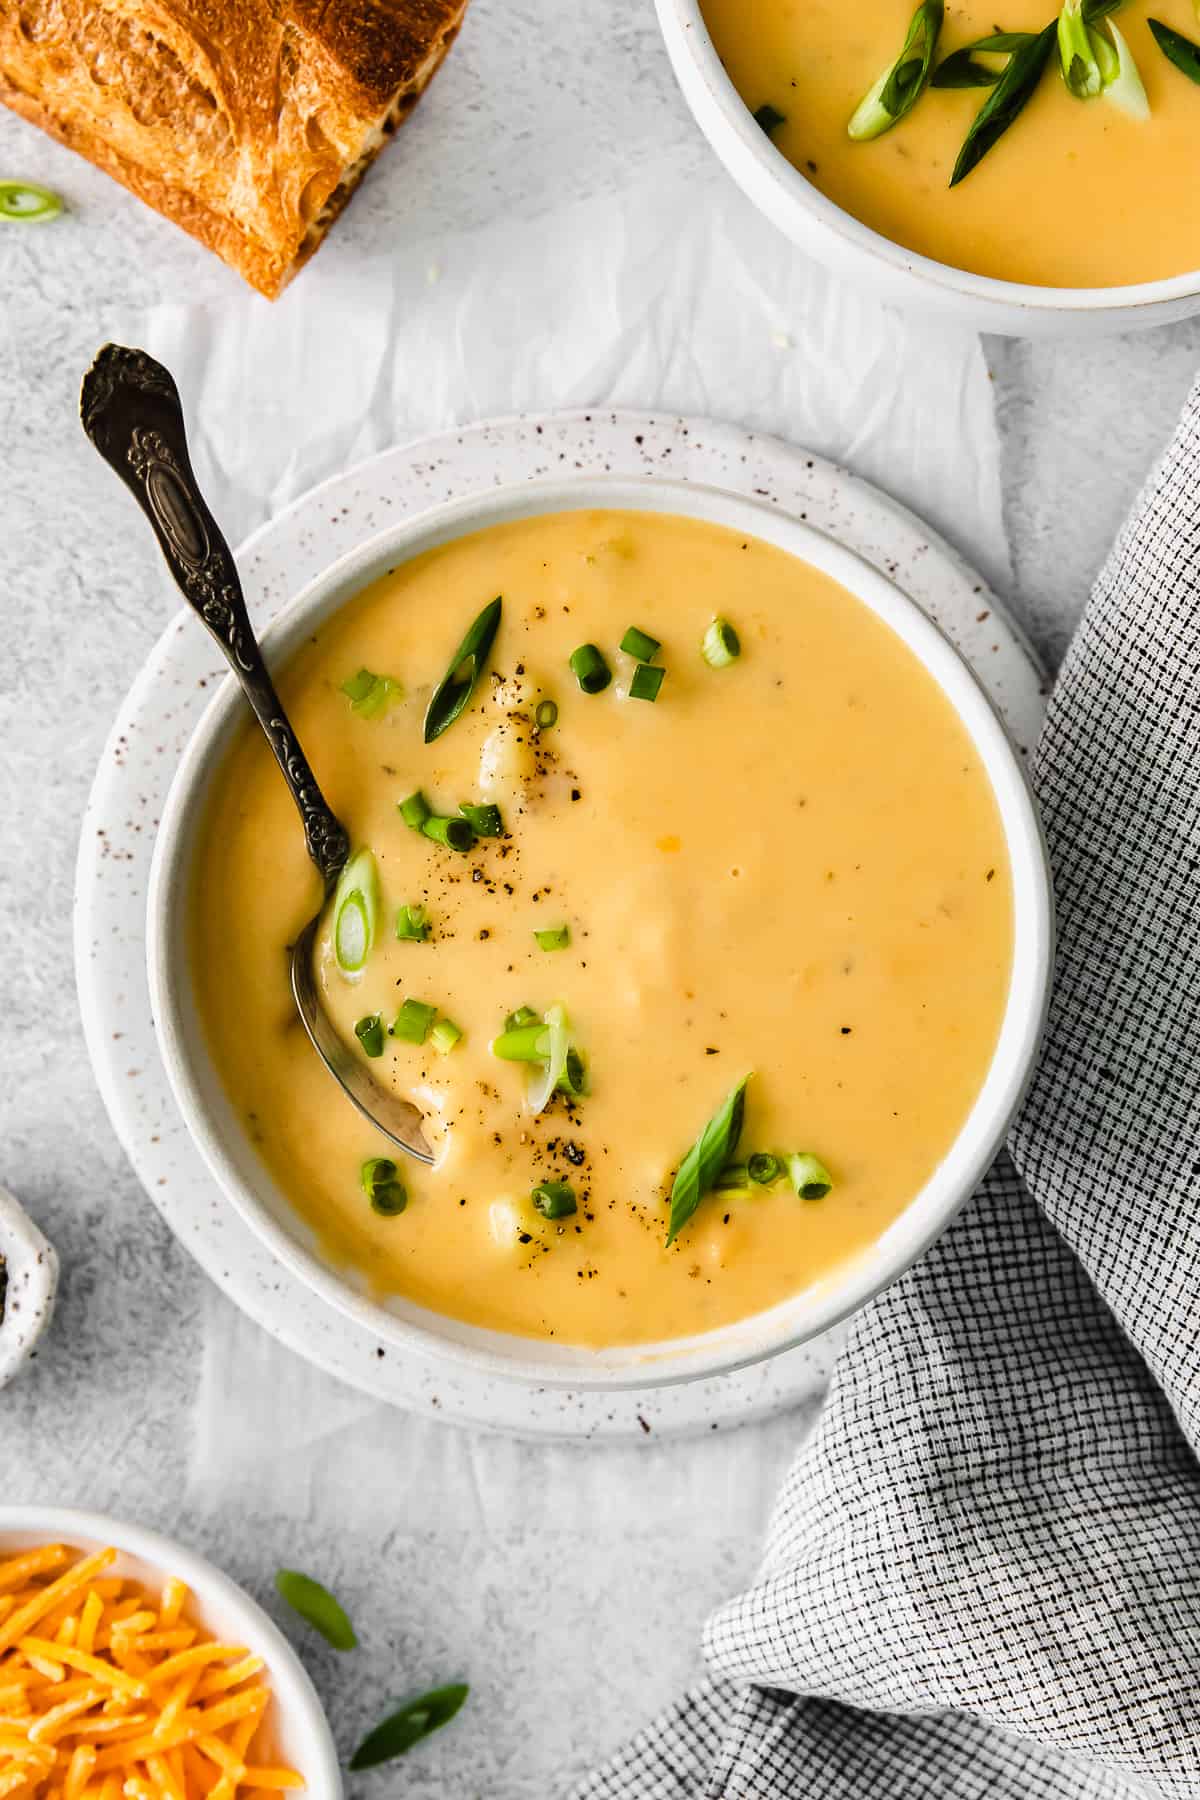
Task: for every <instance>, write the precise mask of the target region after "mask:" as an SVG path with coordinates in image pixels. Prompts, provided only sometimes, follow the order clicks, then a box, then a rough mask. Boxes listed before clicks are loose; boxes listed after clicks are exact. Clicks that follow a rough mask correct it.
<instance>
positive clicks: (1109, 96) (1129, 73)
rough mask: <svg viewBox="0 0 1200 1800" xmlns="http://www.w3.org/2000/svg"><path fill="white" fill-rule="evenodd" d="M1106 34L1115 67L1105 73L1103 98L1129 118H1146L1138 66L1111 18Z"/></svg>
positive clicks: (1147, 109) (1199, 62) (1147, 105)
mask: <svg viewBox="0 0 1200 1800" xmlns="http://www.w3.org/2000/svg"><path fill="white" fill-rule="evenodd" d="M1097 35H1100V34H1097ZM1108 35H1109V37H1110V38H1111V39H1112V44H1113V53H1114V55H1115V56H1116V59H1117V67H1116V72H1115V73H1114V74H1112V75H1108V74H1106V75H1105V78H1104V98H1105V99H1106V100H1111V101H1112V103H1113V105H1114V106H1119V107H1120V108H1121V111H1122V112H1124V113H1128V114H1129V117H1130V118H1131V119H1148V118H1149V117H1150V102H1149V100H1148V99H1147V98H1146V90H1145V88H1144V86H1143V85H1142V77H1141V75H1140V74H1139V72H1138V66H1137V64H1136V63H1135V62H1134V60H1133V53H1132V51H1131V50H1130V48H1129V45H1128V44H1127V43H1126V42H1125V39H1124V38H1123V37H1122V35H1121V33H1120V32H1119V31H1118V30H1117V28H1116V26H1115V25H1114V24H1113V22H1112V20H1111V19H1110V20H1109V21H1108ZM1197 66H1198V69H1200V58H1198V59H1197ZM1197 80H1200V74H1198V75H1197Z"/></svg>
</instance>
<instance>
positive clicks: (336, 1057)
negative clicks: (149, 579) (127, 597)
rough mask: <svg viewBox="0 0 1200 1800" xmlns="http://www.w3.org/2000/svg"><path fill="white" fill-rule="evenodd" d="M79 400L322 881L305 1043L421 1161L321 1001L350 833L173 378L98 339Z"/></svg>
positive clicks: (399, 1105) (410, 1131)
mask: <svg viewBox="0 0 1200 1800" xmlns="http://www.w3.org/2000/svg"><path fill="white" fill-rule="evenodd" d="M79 408H80V417H81V420H82V423H83V429H84V431H85V432H86V433H87V435H88V437H89V438H90V439H91V441H92V443H93V444H94V445H95V447H96V449H97V450H98V451H99V452H100V454H101V456H102V457H103V458H104V460H105V462H106V463H108V464H109V466H110V468H112V469H114V470H115V471H116V473H117V474H118V475H119V476H120V478H121V480H122V481H123V482H124V483H125V486H126V487H127V488H128V489H129V491H130V492H131V493H132V495H133V497H134V499H135V500H136V501H137V503H138V505H139V506H140V507H141V509H142V511H143V512H144V513H145V515H146V517H147V518H148V519H149V521H150V524H151V526H152V527H153V530H154V535H155V537H156V538H157V539H158V543H159V548H160V549H161V550H162V553H163V555H164V557H165V558H166V561H167V567H168V568H169V569H170V571H171V575H172V577H173V578H174V581H175V584H176V586H177V587H178V588H179V591H180V593H181V594H182V595H183V597H184V599H185V600H186V601H187V603H188V605H189V606H190V607H191V608H192V610H193V612H195V613H196V614H197V615H198V617H199V618H200V620H201V621H202V623H203V624H204V625H205V626H206V627H207V629H208V630H209V631H210V632H211V634H212V636H213V637H214V638H215V639H216V641H217V643H218V644H219V645H220V646H221V650H222V652H223V653H224V656H225V658H226V660H227V661H228V663H229V666H230V668H231V669H232V670H233V672H234V674H235V675H236V676H237V679H238V681H239V682H240V683H241V687H242V692H243V693H244V694H245V696H246V699H247V700H248V701H249V702H250V706H251V708H252V710H253V712H254V716H255V718H256V719H257V720H258V722H259V724H260V725H261V726H262V729H263V731H264V733H265V735H266V738H267V741H268V743H269V744H270V746H271V749H272V751H273V753H274V756H275V760H276V762H277V763H278V765H279V770H280V773H281V774H282V776H283V779H284V780H285V781H286V783H287V785H288V789H289V791H290V792H291V795H292V798H293V800H294V801H295V802H296V807H297V810H298V811H299V813H300V818H301V822H302V824H303V827H304V839H305V843H306V844H307V846H308V854H309V856H310V857H311V858H312V860H313V862H314V863H315V864H316V866H317V869H318V870H319V872H320V875H321V879H322V881H323V883H324V887H325V897H324V900H323V901H322V903H321V906H320V908H319V909H318V911H317V913H316V915H315V917H314V918H312V919H310V920H309V922H308V924H307V925H306V926H305V927H304V930H303V931H302V932H301V933H300V934H299V936H298V937H297V939H296V942H295V943H294V944H293V946H292V952H291V985H292V994H293V997H294V998H295V1002H296V1009H297V1011H298V1012H299V1014H300V1019H301V1022H302V1023H303V1025H304V1029H305V1031H306V1032H307V1033H308V1039H309V1042H310V1043H311V1044H312V1047H313V1049H314V1050H315V1051H316V1052H317V1055H318V1056H319V1057H320V1058H321V1061H322V1062H323V1063H324V1065H325V1067H326V1068H327V1069H328V1071H329V1073H330V1074H331V1075H332V1076H333V1078H334V1080H335V1081H336V1082H337V1083H338V1085H339V1086H340V1087H341V1089H342V1091H343V1093H344V1094H345V1095H346V1096H347V1098H348V1099H349V1100H351V1101H352V1102H353V1104H354V1105H355V1106H356V1107H357V1108H358V1110H359V1112H361V1113H362V1114H363V1115H364V1117H365V1118H367V1119H369V1120H370V1122H371V1124H372V1125H374V1126H375V1128H376V1130H377V1131H381V1132H382V1133H383V1135H384V1136H385V1137H387V1138H390V1140H391V1141H392V1143H393V1144H395V1145H396V1146H397V1148H398V1149H401V1150H403V1151H404V1152H405V1153H406V1154H407V1155H409V1156H413V1157H416V1159H417V1160H418V1161H419V1162H423V1163H430V1162H432V1161H433V1152H432V1150H431V1149H430V1147H429V1143H428V1140H427V1139H426V1137H425V1134H424V1131H423V1130H422V1120H421V1113H420V1110H419V1108H417V1107H416V1106H414V1105H413V1103H412V1101H411V1100H405V1099H403V1098H401V1097H400V1096H399V1095H398V1094H393V1093H392V1092H390V1090H389V1089H387V1088H385V1087H382V1086H381V1085H380V1083H379V1082H377V1081H376V1080H375V1079H374V1077H373V1076H372V1074H371V1072H370V1070H369V1069H368V1068H366V1067H365V1066H364V1065H363V1063H361V1062H360V1061H359V1059H358V1058H357V1057H356V1056H355V1055H354V1053H353V1051H352V1050H351V1049H350V1048H349V1046H348V1045H347V1044H346V1043H345V1042H344V1041H343V1039H342V1038H341V1036H340V1035H339V1033H338V1032H337V1030H336V1029H335V1027H334V1025H333V1022H332V1021H331V1020H330V1018H329V1017H328V1015H327V1013H326V1012H325V1010H324V1008H323V1006H322V1005H321V995H320V990H319V989H318V987H317V981H316V977H315V975H314V973H313V953H314V950H315V948H316V942H317V936H318V933H319V932H320V930H321V927H322V924H323V923H324V919H325V913H326V909H327V906H328V902H329V897H330V895H331V894H332V893H333V890H334V887H335V886H336V884H337V878H338V876H339V875H340V874H341V872H342V870H343V869H344V868H345V866H346V864H347V862H348V861H349V858H350V838H349V834H348V833H347V831H346V828H345V826H344V825H343V824H342V822H341V820H340V819H339V818H338V817H337V814H336V813H335V812H334V811H333V809H332V807H331V806H330V805H329V803H328V801H327V800H326V799H325V796H324V795H323V794H322V792H321V789H320V787H319V786H318V784H317V779H316V777H315V775H314V774H313V772H312V769H311V767H310V766H309V762H308V758H307V757H306V756H305V754H304V752H303V750H302V749H301V748H300V744H299V741H298V740H297V737H296V734H295V732H294V731H293V729H292V727H291V724H290V722H289V720H288V716H287V713H286V712H285V710H284V707H283V703H282V701H281V700H280V698H279V695H278V694H277V693H276V691H275V684H274V682H273V681H272V680H271V676H270V674H269V672H268V670H267V665H266V663H265V661H264V660H263V654H262V651H261V650H260V648H259V645H258V640H257V638H256V637H255V635H254V628H253V626H252V625H251V623H250V616H249V614H248V613H247V611H246V602H245V597H244V596H243V593H242V584H241V582H240V580H239V579H238V572H237V565H236V564H235V562H234V560H233V553H232V551H231V550H230V548H229V546H228V544H227V543H226V542H225V539H224V537H223V536H222V535H221V531H220V528H219V526H218V525H217V522H216V520H215V519H214V518H213V516H212V513H211V512H210V511H209V509H208V506H207V504H206V503H205V500H204V497H203V495H202V494H201V492H200V488H199V485H198V483H197V481H196V477H195V475H194V473H193V472H192V465H191V459H190V457H189V456H188V448H187V434H186V431H185V428H184V422H183V406H182V403H181V401H180V398H179V390H178V388H177V387H176V386H175V382H174V379H173V378H172V376H171V374H170V373H169V371H168V370H166V369H165V368H164V367H163V366H162V364H161V363H159V362H155V360H154V358H153V357H152V356H148V355H147V354H146V352H145V351H144V350H128V349H125V348H123V347H122V346H121V345H120V344H106V345H105V346H104V348H103V349H102V350H101V351H100V353H99V354H98V356H97V357H96V360H95V362H94V363H93V364H92V366H91V368H90V369H89V370H88V372H87V374H86V375H85V376H84V379H83V387H82V390H81V392H80V397H79Z"/></svg>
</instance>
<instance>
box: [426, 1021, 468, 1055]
mask: <svg viewBox="0 0 1200 1800" xmlns="http://www.w3.org/2000/svg"><path fill="white" fill-rule="evenodd" d="M461 1037H462V1032H461V1031H460V1030H459V1028H458V1026H457V1025H456V1024H455V1023H454V1021H453V1020H452V1019H439V1020H438V1022H437V1024H436V1025H435V1026H434V1028H433V1030H432V1031H431V1032H430V1034H429V1041H430V1043H431V1044H432V1045H433V1047H434V1049H435V1050H436V1051H437V1052H438V1054H439V1055H440V1056H449V1054H450V1052H451V1051H452V1050H453V1048H454V1046H455V1044H457V1043H458V1041H459V1039H460V1038H461Z"/></svg>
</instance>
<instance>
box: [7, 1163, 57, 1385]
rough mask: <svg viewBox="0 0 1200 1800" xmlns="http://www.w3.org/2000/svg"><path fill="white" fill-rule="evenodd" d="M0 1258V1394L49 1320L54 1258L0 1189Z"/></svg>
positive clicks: (16, 1205)
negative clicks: (0, 1295)
mask: <svg viewBox="0 0 1200 1800" xmlns="http://www.w3.org/2000/svg"><path fill="white" fill-rule="evenodd" d="M0 1257H3V1259H4V1276H5V1287H4V1299H3V1304H2V1305H0V1388H2V1387H3V1386H4V1385H5V1383H6V1382H8V1381H11V1380H12V1378H13V1376H14V1375H15V1374H16V1373H17V1370H18V1369H19V1368H21V1366H22V1365H23V1364H24V1363H26V1362H28V1360H29V1358H30V1357H31V1356H32V1355H33V1354H34V1352H35V1351H36V1349H37V1346H38V1340H39V1339H40V1337H41V1335H42V1333H43V1332H44V1331H45V1329H46V1327H47V1325H49V1323H50V1320H51V1318H52V1317H53V1315H54V1299H55V1295H56V1294H57V1292H58V1257H57V1256H56V1255H55V1253H54V1251H53V1249H52V1248H51V1247H50V1245H49V1244H48V1243H47V1242H46V1240H45V1238H44V1237H43V1236H42V1234H41V1232H40V1231H39V1230H38V1228H37V1226H36V1225H35V1224H34V1222H33V1220H32V1219H31V1218H30V1217H29V1215H28V1213H27V1212H26V1211H25V1210H24V1208H23V1207H22V1206H21V1205H20V1204H19V1202H18V1201H17V1200H16V1199H15V1198H14V1197H13V1195H12V1194H10V1193H9V1192H8V1190H7V1189H6V1188H0Z"/></svg>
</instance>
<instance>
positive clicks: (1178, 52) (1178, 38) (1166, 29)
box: [1146, 19, 1200, 84]
mask: <svg viewBox="0 0 1200 1800" xmlns="http://www.w3.org/2000/svg"><path fill="white" fill-rule="evenodd" d="M1146 23H1147V25H1149V27H1150V30H1151V31H1152V32H1153V34H1154V41H1155V43H1156V44H1157V45H1158V47H1159V49H1160V50H1161V51H1162V53H1163V55H1164V56H1165V57H1166V59H1167V61H1168V62H1169V63H1173V64H1174V65H1175V67H1176V68H1177V69H1178V70H1179V72H1180V74H1181V75H1186V76H1187V78H1188V80H1189V81H1194V82H1196V83H1198V84H1200V44H1195V43H1193V42H1192V40H1191V38H1190V37H1184V35H1183V33H1182V31H1172V29H1171V27H1170V26H1169V25H1164V24H1163V22H1162V20H1161V19H1147V20H1146Z"/></svg>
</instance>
